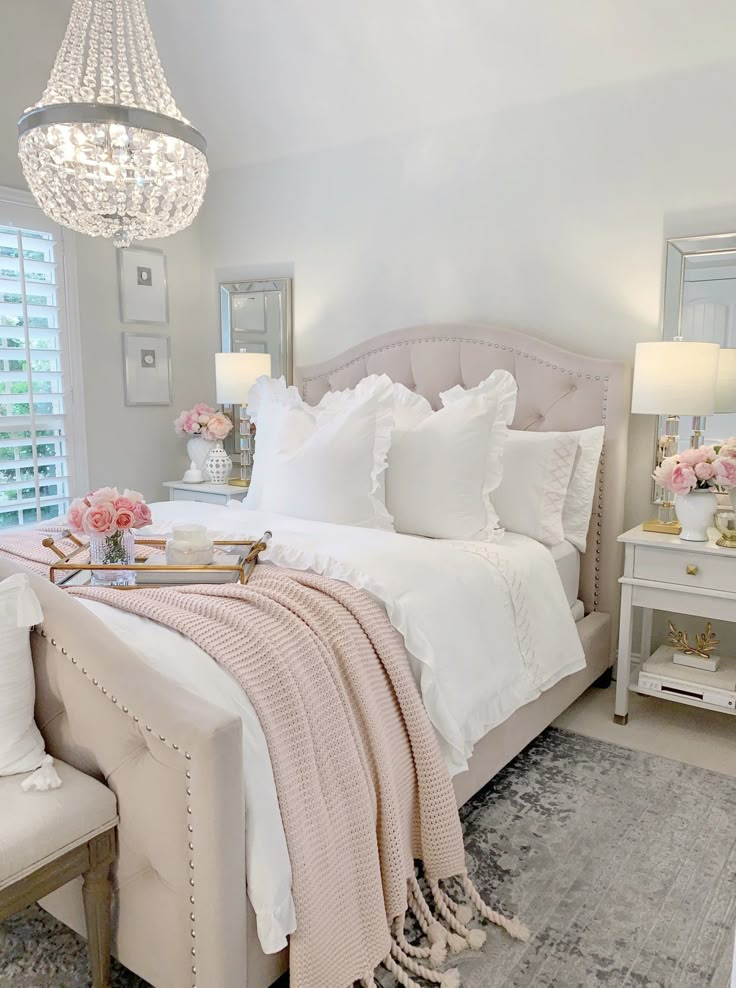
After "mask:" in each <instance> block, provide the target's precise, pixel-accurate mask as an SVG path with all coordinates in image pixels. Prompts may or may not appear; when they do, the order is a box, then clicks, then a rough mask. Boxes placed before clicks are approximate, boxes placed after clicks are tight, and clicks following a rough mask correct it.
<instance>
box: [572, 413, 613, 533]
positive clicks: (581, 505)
mask: <svg viewBox="0 0 736 988" xmlns="http://www.w3.org/2000/svg"><path fill="white" fill-rule="evenodd" d="M604 432H605V430H604V428H603V426H602V425H596V426H594V427H593V428H592V429H580V430H579V431H577V432H569V433H567V434H568V435H569V436H573V437H574V438H575V439H577V443H578V448H577V451H576V453H575V463H574V465H573V468H572V477H571V478H570V486H569V487H568V489H567V497H566V498H565V506H564V508H563V509H562V527H563V529H564V532H565V538H566V539H567V541H568V542H572V544H573V545H574V546H575V548H576V549H578V550H579V551H580V552H585V548H586V541H587V538H588V527H589V525H590V514H591V511H592V510H593V498H594V496H595V487H596V483H597V477H598V462H599V460H600V458H601V450H602V449H603V435H604Z"/></svg>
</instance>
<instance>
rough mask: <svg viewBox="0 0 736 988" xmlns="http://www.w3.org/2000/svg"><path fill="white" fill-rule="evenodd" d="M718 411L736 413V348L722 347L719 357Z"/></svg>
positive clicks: (717, 382)
mask: <svg viewBox="0 0 736 988" xmlns="http://www.w3.org/2000/svg"><path fill="white" fill-rule="evenodd" d="M716 411H717V412H736V347H729V348H725V347H721V352H720V354H719V356H718V379H717V381H716Z"/></svg>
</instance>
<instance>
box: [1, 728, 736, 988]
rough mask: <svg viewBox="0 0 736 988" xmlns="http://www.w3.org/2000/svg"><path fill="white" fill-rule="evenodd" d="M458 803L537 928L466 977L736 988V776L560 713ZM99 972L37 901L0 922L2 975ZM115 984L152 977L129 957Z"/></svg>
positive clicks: (61, 987)
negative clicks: (590, 732)
mask: <svg viewBox="0 0 736 988" xmlns="http://www.w3.org/2000/svg"><path fill="white" fill-rule="evenodd" d="M462 816H463V825H464V829H465V839H466V848H467V852H468V856H469V859H470V861H469V864H470V869H471V872H472V874H473V877H474V878H475V879H476V882H477V884H478V886H479V887H480V888H481V890H484V891H485V894H486V896H487V897H488V898H489V900H490V901H492V902H493V903H494V904H502V905H503V906H504V907H505V908H506V909H510V910H512V911H514V912H517V913H518V914H519V915H520V916H521V917H522V918H523V919H524V920H525V921H526V922H527V923H528V925H529V926H530V927H531V929H532V931H533V938H532V941H531V942H530V943H528V944H523V943H518V942H516V941H512V940H510V939H509V938H508V937H507V936H506V935H505V934H503V933H502V932H501V931H499V930H495V929H494V930H491V931H490V932H489V937H488V941H487V943H486V945H485V947H484V948H483V950H482V951H477V952H466V953H464V954H460V955H458V956H457V957H456V958H454V960H453V963H456V964H457V966H458V967H459V969H460V971H461V974H462V977H463V985H464V988H598V986H606V988H728V985H729V983H730V971H731V958H732V954H733V937H734V928H735V927H736V782H735V781H734V780H732V779H729V778H726V777H724V776H721V775H717V774H715V773H713V772H706V771H704V770H703V769H699V768H694V767H692V766H689V765H683V764H681V763H680V762H674V761H668V760H667V759H664V758H659V757H657V756H654V755H647V754H642V753H640V752H636V751H630V750H628V749H626V748H620V747H618V746H616V745H611V744H606V743H604V742H601V741H595V740H593V739H591V738H586V737H582V736H581V735H577V734H571V733H568V732H566V731H561V730H556V729H554V728H551V729H549V730H548V731H546V732H545V733H544V734H543V735H542V736H541V737H540V738H538V739H537V741H536V742H535V743H534V744H533V745H531V746H530V747H529V748H528V749H527V750H526V751H525V752H523V753H522V754H521V755H520V756H519V757H518V758H516V759H515V760H514V761H513V762H512V763H511V765H509V766H508V767H507V768H506V769H505V770H504V771H503V772H502V773H501V774H500V775H499V776H497V778H496V779H494V780H493V782H492V783H491V784H490V785H488V786H487V787H486V788H485V789H484V790H483V791H482V792H481V793H479V794H478V795H477V796H476V797H475V798H474V799H473V800H472V801H471V802H470V803H469V804H468V805H467V806H466V807H465V808H464V809H463V811H462ZM381 984H382V986H384V988H389V986H392V985H393V982H392V979H391V978H390V977H386V978H384V979H381ZM88 985H89V977H88V974H87V968H86V957H85V947H84V944H83V943H82V941H81V940H80V939H79V938H78V937H77V936H76V935H75V934H73V933H71V932H69V931H68V930H66V929H65V928H64V927H62V926H61V925H60V924H58V923H57V922H55V921H54V920H53V919H51V917H49V916H48V915H47V914H46V913H44V912H43V911H42V910H40V909H39V908H38V907H35V906H34V907H31V908H30V909H28V910H26V911H25V912H23V913H21V914H19V915H18V916H16V917H14V918H13V919H11V920H8V921H7V922H6V923H4V924H0V988H11V986H12V988H87V986H88ZM112 985H113V988H146V984H145V982H143V981H141V979H140V978H137V977H135V976H134V975H132V974H130V973H128V972H127V971H125V969H124V968H122V967H120V966H119V965H115V970H114V977H113V981H112Z"/></svg>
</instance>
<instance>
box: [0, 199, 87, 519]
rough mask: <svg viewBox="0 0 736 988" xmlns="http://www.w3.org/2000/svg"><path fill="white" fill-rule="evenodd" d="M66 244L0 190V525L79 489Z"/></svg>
mask: <svg viewBox="0 0 736 988" xmlns="http://www.w3.org/2000/svg"><path fill="white" fill-rule="evenodd" d="M70 239H71V238H69V237H64V236H63V235H62V232H61V229H60V228H59V227H58V226H56V225H55V224H54V223H52V222H51V221H50V220H49V219H47V218H46V216H45V215H44V214H43V213H42V212H41V210H40V209H38V207H36V206H33V205H30V201H29V200H26V199H25V197H23V196H22V195H21V194H19V193H9V192H3V191H2V190H0V529H3V528H14V527H17V526H20V525H32V524H35V523H36V522H39V521H49V520H51V519H54V518H58V517H59V516H61V515H63V514H64V513H65V511H66V510H67V508H68V506H69V501H70V498H71V497H73V496H75V495H76V493H77V484H78V482H80V486H82V485H81V481H82V480H83V475H82V469H80V468H81V467H82V464H83V448H82V446H83V444H82V442H81V441H77V437H79V440H81V439H82V437H83V435H84V432H83V423H82V422H81V420H80V418H79V415H78V414H75V405H74V398H75V388H74V383H75V377H78V376H79V371H80V368H79V347H78V338H77V327H76V318H75V317H76V297H75V292H73V291H70V285H71V284H72V278H71V277H70V275H71V274H72V273H73V270H72V269H73V259H72V258H71V257H70V255H69V249H70V248H69V241H70ZM65 254H66V261H67V263H66V264H65ZM70 303H73V304H70ZM79 397H80V399H81V394H80V396H79ZM78 405H79V406H80V409H78V410H76V411H77V412H78V411H79V410H81V400H80V401H79V402H78Z"/></svg>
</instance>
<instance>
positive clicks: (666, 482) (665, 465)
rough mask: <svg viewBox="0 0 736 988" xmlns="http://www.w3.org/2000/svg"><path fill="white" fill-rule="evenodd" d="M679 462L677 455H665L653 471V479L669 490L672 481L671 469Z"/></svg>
mask: <svg viewBox="0 0 736 988" xmlns="http://www.w3.org/2000/svg"><path fill="white" fill-rule="evenodd" d="M678 463H679V458H678V457H677V456H667V457H665V458H664V460H662V463H661V464H660V465H659V466H658V467H657V469H656V470H655V471H654V474H653V476H654V480H655V481H656V483H658V484H659V486H660V487H664V488H666V489H667V490H670V483H671V482H672V471H673V470H674V469H675V467H676V466H677V464H678Z"/></svg>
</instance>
